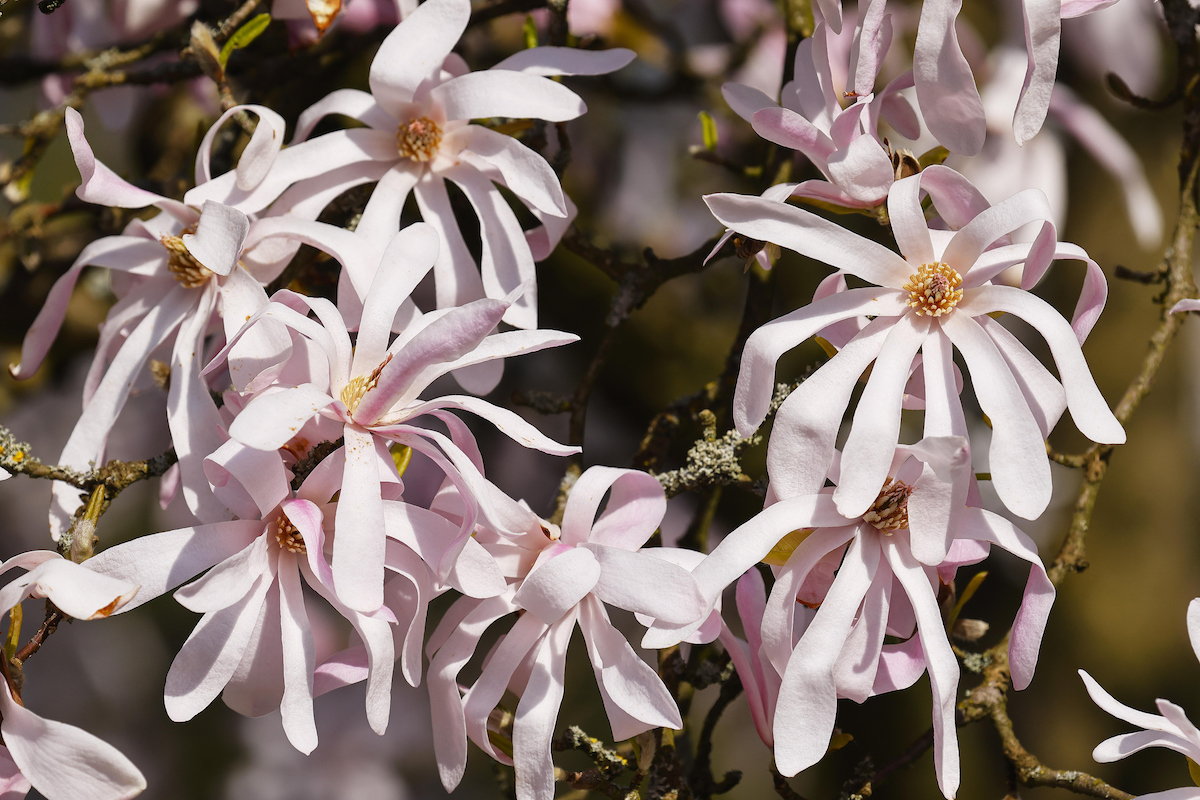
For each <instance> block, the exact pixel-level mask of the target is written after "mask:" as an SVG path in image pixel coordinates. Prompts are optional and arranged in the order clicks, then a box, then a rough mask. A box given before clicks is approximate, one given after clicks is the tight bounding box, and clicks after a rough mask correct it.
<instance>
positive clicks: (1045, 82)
mask: <svg viewBox="0 0 1200 800" xmlns="http://www.w3.org/2000/svg"><path fill="white" fill-rule="evenodd" d="M1061 9H1062V0H1023V2H1022V3H1021V11H1022V12H1023V15H1024V18H1025V49H1026V51H1027V52H1028V54H1029V66H1028V67H1027V68H1026V70H1025V82H1024V84H1022V86H1021V94H1020V95H1019V97H1018V99H1017V109H1016V112H1015V113H1014V114H1013V135H1014V136H1015V137H1016V139H1017V144H1025V143H1026V142H1028V141H1029V140H1030V139H1032V138H1033V137H1034V136H1035V135H1036V134H1037V132H1038V131H1040V130H1041V129H1042V123H1043V122H1045V120H1046V112H1047V111H1048V110H1049V109H1050V94H1051V92H1052V91H1053V90H1054V77H1055V74H1056V73H1057V72H1058V46H1059V39H1060V37H1061V35H1062V19H1061Z"/></svg>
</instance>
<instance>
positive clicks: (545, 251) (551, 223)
mask: <svg viewBox="0 0 1200 800" xmlns="http://www.w3.org/2000/svg"><path fill="white" fill-rule="evenodd" d="M563 202H564V203H565V204H566V207H567V215H566V216H565V217H560V216H557V215H554V214H546V213H544V212H542V211H538V210H537V209H536V208H535V209H533V210H532V214H533V215H534V216H535V217H537V219H538V221H539V222H541V223H542V224H541V225H539V226H538V227H536V228H532V229H530V230H527V231H525V241H526V242H528V243H529V252H530V253H532V254H533V260H534V261H544V260H545V259H547V258H549V257H550V254H551V253H553V252H554V248H556V247H558V243H559V241H561V240H562V237H563V234H565V233H566V232H567V229H568V228H570V227H571V225H572V223H574V222H575V217H576V216H577V215H578V214H579V209H578V208H576V207H575V204H574V203H573V202H571V198H569V197H567V196H566V195H563Z"/></svg>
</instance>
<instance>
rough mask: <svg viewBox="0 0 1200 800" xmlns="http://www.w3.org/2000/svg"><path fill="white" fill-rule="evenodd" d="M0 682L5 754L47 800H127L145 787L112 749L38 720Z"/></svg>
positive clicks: (73, 729)
mask: <svg viewBox="0 0 1200 800" xmlns="http://www.w3.org/2000/svg"><path fill="white" fill-rule="evenodd" d="M3 683H4V687H3V688H2V689H0V712H2V713H3V715H4V722H3V723H2V724H0V731H3V734H4V744H5V745H6V746H7V749H8V753H7V755H8V756H9V757H11V759H12V761H13V763H15V764H16V765H17V767H18V768H19V769H20V770H21V773H22V774H23V775H24V776H25V778H26V779H28V782H29V783H30V784H32V785H33V788H35V789H37V790H38V792H40V793H41V794H43V795H45V796H46V797H47V798H49V799H50V800H60V798H61V799H62V800H67V798H86V799H87V800H128V798H131V797H136V796H137V795H139V794H141V793H142V792H143V791H144V790H145V789H146V779H145V778H144V777H142V773H141V772H139V771H138V768H137V767H135V766H134V765H133V762H131V761H130V760H129V759H128V758H126V757H125V756H123V755H121V753H120V751H118V750H117V749H116V748H115V747H113V746H112V745H110V744H108V743H107V742H104V741H102V740H100V739H98V738H96V737H95V736H92V735H91V734H90V733H88V732H86V731H83V730H80V729H79V728H76V727H75V726H73V725H67V724H65V723H62V722H54V721H53V720H48V719H42V718H41V717H39V716H38V715H37V714H34V713H33V712H32V711H30V710H28V709H27V708H25V707H24V706H22V705H21V704H20V703H18V702H16V701H15V700H14V699H13V697H12V694H11V693H10V691H9V688H8V683H7V682H6V681H3ZM14 783H15V784H19V783H20V781H14ZM14 788H15V787H14Z"/></svg>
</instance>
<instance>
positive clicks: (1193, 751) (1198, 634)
mask: <svg viewBox="0 0 1200 800" xmlns="http://www.w3.org/2000/svg"><path fill="white" fill-rule="evenodd" d="M1187 625H1188V637H1189V638H1190V639H1191V640H1192V649H1193V650H1194V651H1195V652H1196V657H1197V658H1200V598H1196V599H1195V600H1193V601H1192V602H1191V603H1189V604H1188V611H1187ZM1079 677H1081V678H1083V685H1084V686H1086V687H1087V692H1088V694H1089V695H1091V698H1092V701H1093V702H1094V703H1095V704H1096V705H1098V706H1100V708H1102V709H1104V710H1105V711H1107V712H1108V713H1109V714H1112V715H1113V716H1114V717H1116V718H1117V719H1119V720H1122V721H1124V722H1128V723H1129V724H1130V725H1133V726H1135V727H1138V728H1142V729H1143V730H1141V731H1138V732H1137V733H1122V734H1119V735H1117V736H1114V737H1112V738H1111V739H1106V740H1104V741H1103V742H1101V743H1100V744H1098V745H1096V749H1095V750H1093V751H1092V758H1094V759H1096V761H1099V762H1100V763H1101V764H1107V763H1109V762H1112V761H1120V760H1121V759H1123V758H1125V757H1126V756H1131V755H1133V754H1134V753H1136V752H1138V751H1139V750H1145V749H1146V748H1147V747H1165V748H1167V749H1168V750H1174V751H1175V752H1176V753H1182V754H1183V755H1184V756H1186V757H1187V758H1188V759H1189V762H1190V763H1189V766H1190V767H1192V766H1193V765H1194V764H1195V763H1197V762H1200V730H1197V729H1196V726H1195V724H1194V723H1193V722H1192V721H1191V720H1190V719H1188V716H1187V714H1186V713H1185V712H1184V710H1183V709H1182V708H1180V707H1179V706H1177V705H1175V704H1174V703H1172V702H1170V701H1169V700H1162V699H1158V700H1155V701H1154V704H1155V705H1156V706H1157V707H1158V714H1148V713H1146V712H1145V711H1138V710H1137V709H1133V708H1130V707H1129V706H1127V705H1125V704H1124V703H1121V702H1119V701H1117V699H1116V698H1114V697H1113V696H1112V695H1110V694H1109V693H1108V692H1106V691H1104V689H1103V688H1101V686H1100V684H1098V683H1096V681H1095V679H1094V678H1092V676H1091V675H1088V674H1087V673H1086V672H1084V671H1083V670H1079ZM1193 773H1194V767H1193ZM1138 797H1140V798H1142V800H1197V798H1200V788H1197V787H1195V786H1187V787H1181V788H1179V789H1168V790H1167V791H1164V792H1152V793H1150V794H1142V795H1138Z"/></svg>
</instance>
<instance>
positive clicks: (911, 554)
mask: <svg viewBox="0 0 1200 800" xmlns="http://www.w3.org/2000/svg"><path fill="white" fill-rule="evenodd" d="M839 466H840V467H841V468H842V469H839ZM844 474H845V473H844V461H843V462H842V464H841V465H838V464H835V465H834V469H833V470H832V471H831V472H830V475H829V478H830V480H831V481H833V482H834V483H835V484H836V483H838V481H839V479H840V478H841V477H842V476H844ZM971 479H972V474H971V472H970V455H969V450H968V448H967V442H966V440H965V439H963V438H961V437H957V436H954V437H934V438H926V439H924V440H922V441H921V442H920V443H918V444H916V445H912V446H901V447H898V448H896V450H895V454H894V456H893V457H892V458H891V459H890V465H889V469H888V474H887V480H886V483H885V484H884V487H883V490H882V491H881V492H879V494H878V497H876V498H874V502H873V503H872V504H871V506H870V508H869V509H868V510H867V511H866V513H865V514H863V515H861V516H858V517H850V516H848V515H844V514H842V513H841V511H840V510H839V508H838V506H837V504H836V503H835V502H834V500H833V498H834V497H835V496H836V494H832V493H830V492H829V491H827V490H822V491H819V492H816V493H804V494H790V493H787V491H786V489H785V488H784V487H776V486H775V484H774V483H772V491H771V492H770V494H769V495H768V498H769V499H768V502H769V505H768V507H767V508H766V509H764V510H763V512H762V513H760V514H759V515H758V516H756V517H754V518H753V519H751V520H750V521H749V522H747V523H745V524H744V525H742V526H741V527H739V528H738V529H736V530H735V531H733V532H732V533H731V534H729V535H728V536H727V537H726V538H725V539H723V540H722V541H721V543H720V544H719V545H717V547H716V548H715V549H714V550H713V552H712V553H711V554H709V556H708V558H707V559H706V560H705V562H704V563H703V564H701V565H700V566H699V567H697V568H696V569H695V570H694V571H693V573H692V574H693V576H694V577H695V579H696V582H697V583H698V584H699V585H700V588H701V591H703V592H704V594H705V597H706V598H708V599H709V601H710V602H712V601H713V600H714V599H715V598H716V597H718V596H719V595H720V593H721V591H722V590H723V589H724V588H725V587H726V586H727V585H729V584H730V583H732V582H733V581H734V580H736V579H737V578H738V576H740V575H742V574H743V573H745V572H746V571H747V570H749V569H752V568H753V566H754V565H755V564H756V563H758V562H759V561H761V560H763V559H765V558H768V556H777V558H776V559H775V561H776V563H778V561H779V560H780V559H783V561H782V564H783V565H782V568H781V569H779V570H778V572H777V575H776V579H775V584H774V586H773V588H772V590H771V596H770V598H769V600H767V602H766V604H765V606H763V607H762V608H761V611H760V612H758V613H760V614H761V617H757V618H761V629H760V630H754V627H753V622H752V623H750V624H748V627H749V629H750V630H751V631H752V633H753V634H754V635H760V636H761V650H760V653H761V655H760V658H761V661H760V663H759V664H757V665H755V664H754V663H753V662H751V663H749V664H745V665H737V664H736V661H735V665H737V666H739V668H741V669H742V670H743V673H744V672H745V671H746V670H750V674H751V676H752V678H751V683H750V685H751V686H752V687H753V691H754V693H755V694H754V695H751V696H749V697H748V699H750V700H751V704H752V708H753V707H754V705H755V703H756V701H757V703H758V704H759V707H760V708H762V712H760V713H761V714H762V715H763V717H764V721H766V720H769V719H771V717H770V716H769V714H768V713H767V712H768V710H769V708H770V707H769V706H767V705H766V704H765V703H766V701H767V700H768V699H769V698H770V697H771V696H772V693H773V692H777V699H776V700H775V703H774V716H773V724H772V728H773V739H774V745H775V761H776V764H778V765H779V769H780V771H781V772H782V773H784V774H785V775H794V774H796V773H797V772H799V771H800V770H803V769H806V768H808V767H810V766H812V765H813V764H815V763H817V761H819V760H820V759H821V757H822V756H824V754H825V752H826V750H827V748H828V745H829V737H830V735H831V734H832V732H833V727H834V723H835V718H836V713H837V699H838V698H839V697H845V698H850V699H852V700H854V701H855V702H858V703H861V702H863V701H864V700H866V699H867V698H868V697H870V696H872V695H876V694H882V693H884V692H889V691H894V690H896V689H902V688H906V687H907V686H910V685H912V683H914V682H915V681H916V680H917V678H919V677H920V676H921V674H922V672H924V671H925V670H926V669H928V671H929V679H930V686H931V689H932V691H933V698H934V711H933V727H934V759H935V764H936V768H937V773H938V785H939V786H940V787H941V789H942V792H943V793H944V794H945V795H946V797H954V793H955V791H956V789H957V788H958V780H959V767H958V744H957V737H956V734H955V725H954V708H955V702H956V693H957V689H958V662H957V660H956V659H955V656H954V653H953V651H952V650H951V648H950V643H949V641H948V640H947V637H946V631H945V627H944V623H943V621H942V615H941V610H940V608H939V606H938V600H937V597H938V589H939V585H940V582H949V581H950V580H952V579H953V575H954V570H955V568H956V567H958V566H960V565H962V564H965V563H973V562H975V561H979V560H982V558H983V557H985V556H986V555H987V548H988V547H989V546H990V545H992V544H995V545H999V546H1000V547H1002V548H1003V549H1005V550H1007V551H1008V552H1010V553H1012V554H1013V555H1015V556H1017V557H1018V558H1021V559H1023V560H1025V561H1028V562H1029V563H1030V565H1031V569H1030V574H1029V581H1028V584H1027V585H1026V588H1025V596H1024V599H1023V600H1022V603H1021V609H1020V610H1019V611H1018V613H1017V618H1016V620H1015V622H1014V623H1013V629H1012V637H1011V640H1010V643H1009V659H1010V663H1011V664H1012V674H1013V685H1014V687H1016V688H1017V689H1023V688H1025V687H1026V686H1028V685H1029V682H1030V681H1031V680H1032V678H1033V673H1034V669H1035V667H1036V665H1037V656H1038V650H1039V648H1040V644H1041V639H1042V633H1043V632H1044V630H1045V626H1046V620H1047V618H1048V616H1049V613H1050V607H1051V605H1052V604H1053V602H1054V586H1053V585H1052V584H1051V583H1050V581H1049V579H1048V578H1047V576H1046V570H1045V568H1044V567H1043V566H1042V562H1041V560H1040V559H1039V558H1038V554H1037V546H1036V545H1035V544H1034V543H1033V542H1032V540H1030V539H1029V537H1027V536H1026V535H1025V534H1024V533H1022V532H1021V531H1020V530H1018V529H1017V528H1016V527H1014V526H1013V525H1012V524H1011V523H1010V522H1008V521H1007V520H1005V519H1004V518H1003V517H1001V516H999V515H997V514H993V513H991V512H989V511H986V510H984V509H982V508H977V507H967V506H966V505H965V501H966V499H967V495H968V488H969V482H970V481H971ZM777 489H784V491H782V492H780V493H779V494H778V495H777V494H776V490H777ZM976 502H977V500H976ZM835 571H836V574H835ZM939 576H940V577H939ZM745 591H747V592H752V591H753V586H748V587H747V588H746V590H745ZM759 591H760V592H761V589H760V590H759ZM742 592H743V589H742V586H741V585H739V601H740V600H741V595H742ZM752 597H753V596H752V594H751V595H749V596H748V597H747V600H748V601H749V602H748V603H747V605H748V606H749V609H750V610H751V613H754V611H753V601H752ZM801 604H807V605H817V606H819V607H818V609H817V611H816V613H815V614H813V615H811V619H801V620H797V619H796V615H797V613H798V607H801V608H802V606H801ZM740 608H741V605H740V602H739V609H740ZM743 621H745V616H743ZM798 622H799V623H801V624H800V625H799V626H798V625H797V623H798ZM691 627H693V626H688V627H685V628H682V629H680V628H676V629H675V630H671V629H670V628H669V626H662V625H656V629H655V630H652V631H651V632H650V633H648V634H647V636H646V639H645V640H644V641H643V644H647V645H651V644H652V645H654V646H663V645H664V644H665V643H666V642H668V641H669V640H670V639H673V638H677V637H678V636H679V635H680V634H681V633H687V632H688V630H689V628H691ZM797 629H799V635H798V636H797V633H796V631H797ZM885 635H891V636H896V637H899V638H902V639H905V640H906V641H905V642H902V643H900V644H894V645H885V644H884V637H885ZM751 652H752V653H753V651H751ZM742 660H743V661H745V660H747V659H745V658H743V659H742ZM772 669H773V670H774V671H775V673H776V674H778V675H781V676H782V680H781V681H780V682H779V683H778V685H777V688H775V686H774V685H773V684H772V683H771V682H770V681H771V674H770V670H772ZM756 721H757V720H756ZM764 740H765V738H764Z"/></svg>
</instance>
